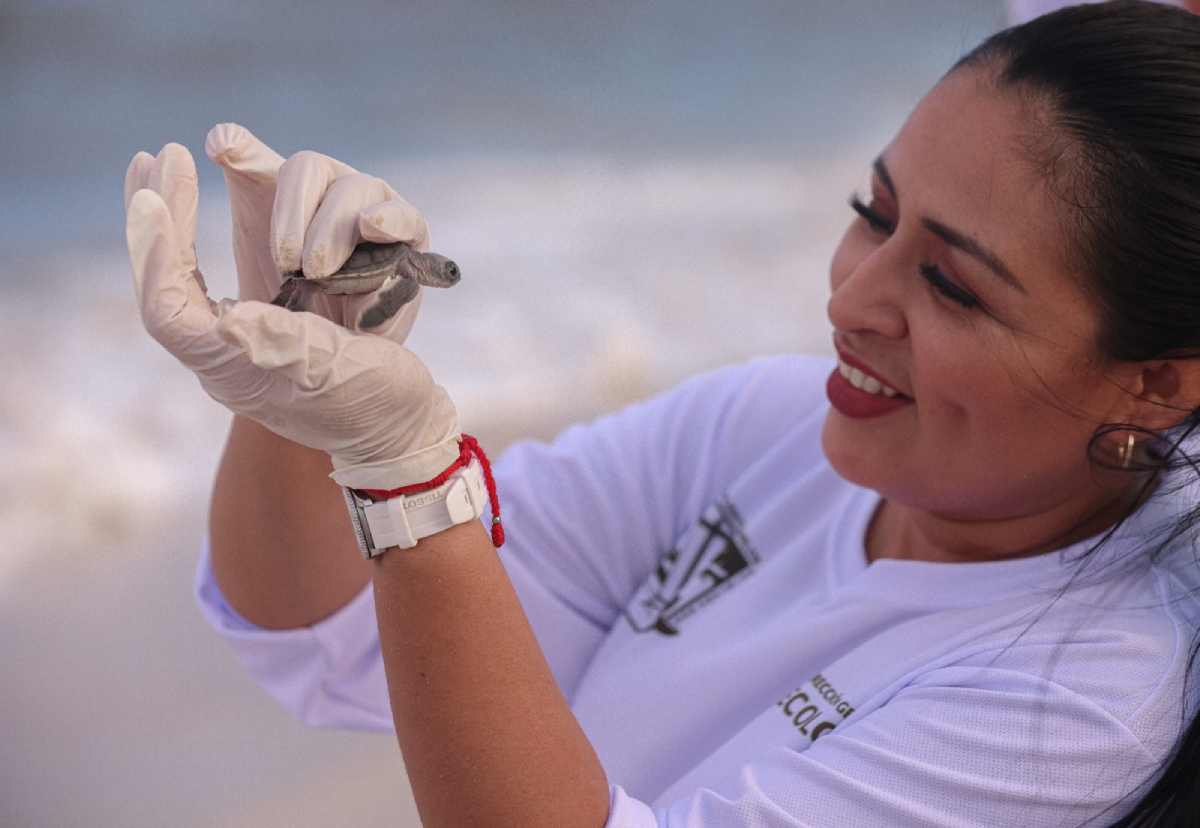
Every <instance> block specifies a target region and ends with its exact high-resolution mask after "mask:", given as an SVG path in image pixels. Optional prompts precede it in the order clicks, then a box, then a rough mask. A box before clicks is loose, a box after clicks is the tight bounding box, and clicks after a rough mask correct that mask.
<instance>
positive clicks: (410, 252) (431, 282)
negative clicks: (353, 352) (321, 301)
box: [271, 242, 461, 328]
mask: <svg viewBox="0 0 1200 828" xmlns="http://www.w3.org/2000/svg"><path fill="white" fill-rule="evenodd" d="M283 277H284V280H283V285H282V286H281V287H280V289H279V295H277V296H276V297H275V298H274V299H272V300H271V304H272V305H279V306H280V307H284V308H287V309H288V310H294V311H302V310H304V308H305V305H306V304H307V303H308V296H309V295H310V293H311V291H313V290H321V291H324V292H325V293H329V294H339V293H371V292H372V291H378V293H377V294H376V296H375V301H374V302H372V303H371V304H370V305H368V306H367V308H366V309H365V310H364V311H363V312H362V315H361V316H360V317H359V319H358V326H359V327H360V328H374V327H378V326H379V325H381V324H383V323H384V322H386V321H387V320H389V319H391V318H392V317H393V316H395V315H396V313H397V312H398V311H399V310H400V308H402V307H404V306H405V305H407V304H408V303H409V302H411V301H412V300H413V299H414V298H416V295H417V288H418V286H419V285H426V286H427V287H439V288H448V287H452V286H453V285H456V284H458V280H459V278H460V277H461V274H460V273H459V271H458V265H456V264H455V263H454V262H452V261H450V260H449V259H447V258H446V257H445V256H439V255H438V254H437V253H421V252H419V251H418V250H416V249H415V248H414V247H412V245H409V244H407V243H406V242H391V243H388V244H379V243H377V242H362V243H361V244H359V245H358V246H357V247H355V248H354V252H353V253H351V254H350V258H349V259H347V260H346V263H345V264H344V265H342V266H341V268H340V269H339V270H338V271H337V272H336V273H332V274H330V275H329V276H326V277H324V278H321V279H315V278H312V277H309V276H305V275H304V272H303V271H300V270H293V271H290V272H288V273H285V274H283Z"/></svg>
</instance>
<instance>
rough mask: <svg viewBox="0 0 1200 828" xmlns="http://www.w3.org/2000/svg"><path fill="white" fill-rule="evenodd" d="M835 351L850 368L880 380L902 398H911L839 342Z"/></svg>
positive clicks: (834, 344)
mask: <svg viewBox="0 0 1200 828" xmlns="http://www.w3.org/2000/svg"><path fill="white" fill-rule="evenodd" d="M833 349H834V350H835V351H837V355H838V358H839V359H841V360H842V362H844V363H846V364H847V365H849V366H850V367H852V368H857V369H858V370H860V371H862V372H863V373H864V374H866V375H867V376H869V377H874V378H875V379H877V380H879V381H880V382H882V383H883V384H884V385H886V386H887V387H888V388H891V389H892V390H893V391H895V392H896V393H897V394H899V395H900V396H902V397H907V396H909V395H908V394H905V393H904V392H902V391H901V390H900V387H899V386H898V385H896V383H894V382H892V381H891V380H890V379H887V378H886V377H884V376H883V375H882V374H880V373H879V372H878V371H876V370H875V369H874V368H872V367H871V366H869V365H867V364H866V363H865V362H863V361H862V360H861V359H859V358H858V357H856V356H854V355H853V354H850V353H848V352H847V351H846V350H845V349H844V348H842V346H840V345H839V344H838V343H837V342H834V343H833Z"/></svg>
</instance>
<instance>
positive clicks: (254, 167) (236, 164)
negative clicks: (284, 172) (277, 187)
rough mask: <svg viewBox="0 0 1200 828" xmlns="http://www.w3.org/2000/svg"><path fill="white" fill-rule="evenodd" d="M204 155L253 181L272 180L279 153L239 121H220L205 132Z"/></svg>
mask: <svg viewBox="0 0 1200 828" xmlns="http://www.w3.org/2000/svg"><path fill="white" fill-rule="evenodd" d="M204 154H205V155H207V156H208V158H209V160H210V161H212V162H213V163H214V164H216V165H217V166H219V167H222V168H223V169H226V170H229V171H231V172H235V173H238V174H240V175H244V176H246V177H248V178H251V179H253V180H256V181H261V182H269V183H274V181H275V179H276V177H277V176H278V174H279V167H280V166H282V164H283V156H281V155H280V154H279V153H277V152H275V150H273V149H271V148H270V147H269V146H267V145H266V144H265V143H263V142H262V141H261V140H260V139H259V138H258V137H257V136H256V135H255V134H254V133H253V132H251V131H250V130H248V129H246V127H244V126H242V125H241V124H235V123H221V124H217V125H215V126H214V127H213V128H212V129H210V130H209V131H208V135H207V136H206V137H205V139H204Z"/></svg>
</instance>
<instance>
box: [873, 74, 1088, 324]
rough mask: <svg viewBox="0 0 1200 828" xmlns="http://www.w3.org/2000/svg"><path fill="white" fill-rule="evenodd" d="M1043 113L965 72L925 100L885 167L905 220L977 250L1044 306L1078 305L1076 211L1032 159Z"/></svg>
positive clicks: (1043, 130)
mask: <svg viewBox="0 0 1200 828" xmlns="http://www.w3.org/2000/svg"><path fill="white" fill-rule="evenodd" d="M1043 112H1044V109H1039V106H1038V105H1036V104H1035V103H1032V102H1030V101H1027V100H1022V98H1021V97H1020V96H1019V95H1018V94H1017V92H1016V91H1015V90H1008V89H1005V90H1001V89H999V88H998V87H997V86H996V85H995V84H994V83H993V81H992V76H991V74H990V71H989V70H987V69H980V68H964V69H959V70H957V71H955V72H953V73H951V74H950V75H949V76H947V77H945V78H943V79H942V80H941V81H940V82H939V83H938V84H937V85H936V86H935V87H934V88H933V89H932V90H930V92H929V93H928V94H927V95H926V96H925V97H924V98H922V99H921V101H920V102H919V103H918V104H917V106H916V108H915V109H914V110H913V112H912V114H911V115H910V116H909V117H908V119H907V120H906V121H905V123H904V125H903V126H902V127H901V128H900V131H899V132H897V134H896V136H895V138H893V139H892V141H891V143H890V144H889V145H888V146H887V148H886V149H885V150H884V152H883V160H884V163H885V164H886V165H887V167H888V170H889V172H890V173H891V176H892V180H893V181H894V182H895V184H896V189H897V191H898V193H899V196H900V204H901V209H902V210H903V211H906V212H907V211H910V210H911V211H913V212H914V213H916V214H918V215H920V216H922V217H925V216H928V217H930V218H933V219H936V220H938V221H940V222H942V223H944V224H947V225H949V226H950V227H952V228H954V229H955V230H958V231H959V232H961V233H963V234H965V235H968V236H970V237H971V238H973V239H975V240H977V241H979V242H980V243H982V244H983V245H984V246H985V247H987V248H989V249H991V250H992V251H994V252H995V253H996V254H997V255H998V256H999V257H1000V258H1001V259H1002V260H1003V261H1004V262H1005V263H1006V264H1007V265H1008V266H1009V268H1010V269H1011V270H1012V271H1013V272H1014V273H1015V274H1016V275H1017V278H1018V279H1020V280H1021V282H1022V283H1023V284H1024V285H1025V286H1026V289H1027V290H1028V291H1029V293H1030V295H1031V296H1033V297H1037V298H1038V299H1039V300H1040V301H1046V300H1047V299H1049V298H1051V297H1052V296H1053V295H1055V294H1061V295H1062V296H1063V298H1064V299H1069V300H1070V301H1072V302H1075V301H1077V300H1078V299H1079V298H1080V290H1079V288H1080V281H1079V279H1078V274H1076V273H1073V272H1072V268H1073V265H1072V263H1071V260H1070V256H1069V253H1068V250H1069V247H1068V240H1069V239H1068V236H1067V232H1066V229H1065V228H1066V226H1067V222H1068V220H1069V218H1070V213H1069V206H1068V204H1067V203H1066V202H1065V201H1064V200H1062V199H1061V198H1059V197H1058V196H1057V195H1055V194H1054V191H1053V186H1052V182H1051V181H1050V180H1049V179H1048V178H1047V177H1046V173H1045V172H1044V171H1043V167H1042V166H1041V165H1039V163H1038V157H1037V155H1036V154H1035V152H1034V148H1036V147H1037V146H1038V145H1039V143H1044V141H1045V140H1046V139H1047V138H1048V137H1050V136H1049V135H1048V134H1047V130H1048V128H1049V121H1048V119H1047V118H1045V117H1039V116H1040V115H1041V113H1043Z"/></svg>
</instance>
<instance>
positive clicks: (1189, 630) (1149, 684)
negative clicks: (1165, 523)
mask: <svg viewBox="0 0 1200 828" xmlns="http://www.w3.org/2000/svg"><path fill="white" fill-rule="evenodd" d="M1139 551H1140V550H1138V549H1136V548H1128V549H1124V550H1122V553H1123V554H1129V555H1137V554H1138V553H1139ZM1132 570H1133V571H1129V572H1124V573H1120V574H1115V575H1114V576H1113V577H1111V578H1108V579H1106V580H1105V581H1104V582H1100V583H1089V584H1086V585H1085V586H1083V587H1082V588H1070V589H1066V590H1064V591H1063V592H1062V593H1061V594H1057V595H1050V596H1048V597H1047V598H1046V601H1045V604H1044V605H1043V607H1041V608H1040V609H1039V615H1040V617H1038V618H1036V620H1032V621H1030V622H1028V623H1022V624H1019V625H1018V626H1019V629H1015V630H1010V633H1018V635H1016V636H1015V638H1013V639H1011V640H1012V641H1013V644H1012V646H1011V648H1007V647H1006V648H1004V649H1002V650H1000V654H999V655H998V656H997V657H996V658H997V663H998V664H1002V665H1004V666H1007V667H1011V668H1015V669H1018V670H1020V671H1022V672H1025V673H1027V674H1030V675H1032V676H1035V677H1037V678H1038V679H1039V680H1041V681H1044V682H1046V683H1047V684H1049V685H1053V686H1056V687H1058V688H1060V689H1061V690H1062V691H1064V692H1065V693H1067V694H1070V695H1071V696H1073V697H1074V698H1076V699H1078V700H1079V702H1080V703H1081V704H1086V705H1088V706H1093V707H1094V708H1095V709H1096V711H1097V712H1098V713H1100V712H1102V713H1103V714H1104V715H1106V716H1108V717H1111V719H1112V720H1113V721H1114V722H1116V723H1120V725H1122V726H1123V727H1124V728H1126V729H1128V730H1129V732H1130V733H1131V734H1132V735H1133V736H1134V737H1135V738H1136V739H1137V740H1138V741H1139V742H1140V743H1141V744H1142V745H1143V746H1144V747H1145V748H1146V750H1147V751H1148V752H1149V753H1150V754H1151V755H1154V756H1164V755H1166V753H1167V752H1168V751H1169V750H1170V749H1171V746H1172V745H1173V744H1174V741H1175V739H1176V737H1177V736H1178V735H1179V724H1180V721H1181V716H1183V715H1184V713H1185V705H1186V706H1187V707H1189V708H1190V707H1191V706H1192V705H1191V704H1190V703H1188V702H1187V701H1186V700H1185V695H1184V694H1185V692H1186V691H1187V688H1188V687H1189V686H1190V685H1189V684H1188V683H1187V677H1188V672H1189V670H1190V669H1191V666H1192V665H1191V653H1192V648H1193V644H1194V640H1195V634H1196V629H1195V626H1194V623H1193V620H1192V619H1191V617H1190V613H1187V612H1181V611H1180V609H1181V607H1180V605H1179V603H1178V601H1177V600H1176V599H1172V598H1170V597H1168V596H1167V595H1165V594H1164V592H1163V589H1162V582H1161V577H1160V575H1159V573H1158V572H1156V570H1155V569H1154V568H1153V567H1150V566H1145V567H1133V568H1132Z"/></svg>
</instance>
